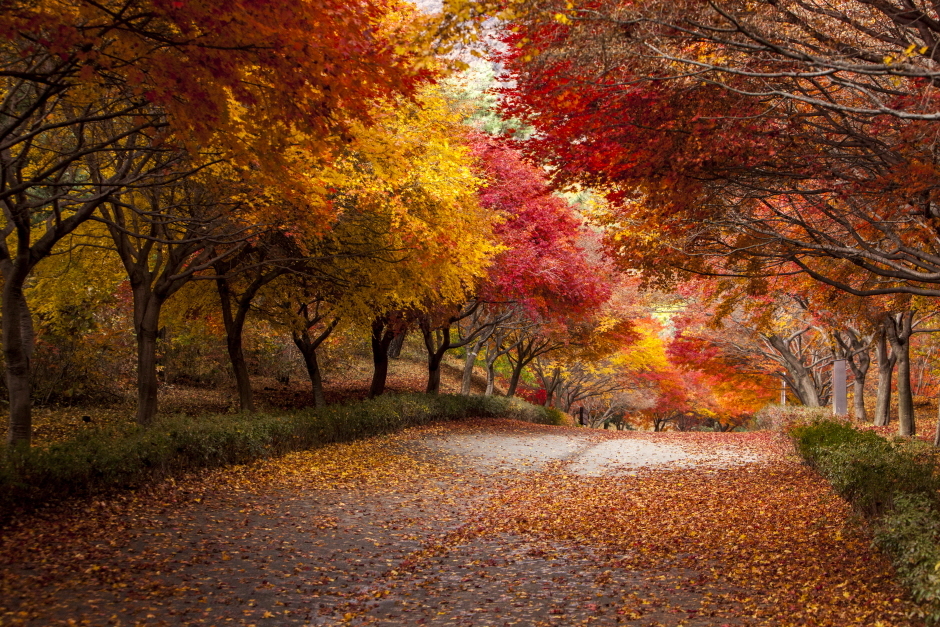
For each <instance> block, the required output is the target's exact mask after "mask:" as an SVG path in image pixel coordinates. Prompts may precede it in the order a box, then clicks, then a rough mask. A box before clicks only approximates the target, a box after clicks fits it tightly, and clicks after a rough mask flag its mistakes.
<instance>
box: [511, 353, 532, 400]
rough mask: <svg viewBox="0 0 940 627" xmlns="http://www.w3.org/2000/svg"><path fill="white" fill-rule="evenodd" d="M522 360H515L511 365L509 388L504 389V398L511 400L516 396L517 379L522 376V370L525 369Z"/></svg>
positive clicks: (524, 363)
mask: <svg viewBox="0 0 940 627" xmlns="http://www.w3.org/2000/svg"><path fill="white" fill-rule="evenodd" d="M526 363H528V362H525V361H523V360H522V359H519V360H517V361H516V362H514V363H513V365H512V376H510V377H509V387H508V388H507V389H506V396H508V397H509V398H512V397H513V396H515V395H516V388H518V387H519V378H520V377H521V376H522V369H523V368H525V367H526Z"/></svg>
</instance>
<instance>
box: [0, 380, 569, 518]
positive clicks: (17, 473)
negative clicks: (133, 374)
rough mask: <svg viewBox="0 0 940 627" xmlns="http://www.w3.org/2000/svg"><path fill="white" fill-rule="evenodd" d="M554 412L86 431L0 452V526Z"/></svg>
mask: <svg viewBox="0 0 940 627" xmlns="http://www.w3.org/2000/svg"><path fill="white" fill-rule="evenodd" d="M556 413H559V414H560V413H561V412H557V410H555V411H552V410H550V409H546V408H545V407H540V406H536V405H531V404H529V403H527V402H525V401H523V400H521V399H516V398H505V397H492V396H489V397H483V396H469V397H467V396H457V395H451V394H438V395H429V394H403V395H398V396H392V395H388V396H380V397H378V398H374V399H369V400H366V401H362V402H358V403H353V404H348V405H334V406H329V407H325V408H322V409H318V410H304V411H298V412H292V413H288V414H282V415H265V414H252V415H245V414H242V415H235V416H232V415H210V416H201V417H198V418H192V417H185V416H178V417H173V418H168V419H165V420H162V421H159V422H158V423H157V424H156V425H154V426H153V427H151V428H146V429H145V428H141V427H129V428H123V429H100V430H91V431H87V432H83V433H81V434H80V435H78V436H76V437H74V438H72V439H70V440H66V441H62V442H58V443H55V444H51V445H49V446H47V447H34V448H32V449H27V450H22V449H21V450H8V449H2V448H0V519H3V518H5V517H7V516H9V515H10V514H11V513H12V512H13V510H14V509H18V508H24V507H34V506H36V505H39V504H42V503H47V502H51V501H55V500H60V499H61V498H63V497H65V496H87V495H91V494H97V493H101V492H108V491H112V490H117V489H128V488H136V487H139V486H141V485H144V484H146V483H149V482H152V481H154V480H158V479H161V478H163V477H167V476H172V475H177V474H181V473H185V472H190V471H193V470H197V469H200V468H213V467H219V466H224V465H228V464H243V463H248V462H251V461H254V460H257V459H261V458H264V457H270V456H273V455H279V454H283V453H287V452H289V451H296V450H303V449H307V448H313V447H317V446H323V445H326V444H330V443H334V442H348V441H351V440H356V439H359V438H365V437H370V436H374V435H380V434H384V433H391V432H394V431H398V430H401V429H404V428H407V427H412V426H418V425H423V424H427V423H429V422H433V421H443V420H461V419H465V418H469V417H483V418H487V417H492V418H497V417H498V418H510V419H515V420H523V421H527V422H535V423H540V424H556V423H557V420H558V417H557V416H556V415H555V414H556Z"/></svg>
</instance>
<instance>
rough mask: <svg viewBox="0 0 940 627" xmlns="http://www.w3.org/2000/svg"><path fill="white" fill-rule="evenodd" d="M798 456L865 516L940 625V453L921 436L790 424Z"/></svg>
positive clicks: (926, 613) (833, 424)
mask: <svg viewBox="0 0 940 627" xmlns="http://www.w3.org/2000/svg"><path fill="white" fill-rule="evenodd" d="M790 434H791V435H792V436H793V438H794V441H795V444H796V448H797V450H798V451H799V452H800V454H801V455H802V456H803V457H804V458H805V459H806V460H807V462H809V463H810V464H811V465H813V466H815V467H816V469H817V470H818V471H819V472H820V474H822V475H823V476H824V477H826V478H827V479H828V480H829V481H830V482H831V483H832V485H833V487H834V488H835V489H836V491H838V492H839V493H840V494H842V495H843V496H844V497H845V498H846V499H848V500H849V501H850V502H851V503H852V505H853V506H854V507H855V508H856V509H857V510H858V511H859V512H861V513H862V514H863V515H865V516H867V517H868V518H869V519H870V520H872V521H873V523H874V527H875V530H876V534H875V543H876V545H877V546H878V547H879V548H880V549H882V550H883V551H884V552H885V553H886V554H888V555H889V556H891V558H892V561H893V562H894V566H895V568H896V569H897V572H898V574H899V576H900V577H901V579H902V581H903V582H904V584H905V585H907V586H908V588H909V589H910V591H911V595H912V596H913V598H914V600H915V601H917V602H918V603H919V604H920V605H921V609H922V614H923V616H922V617H923V618H925V619H927V620H928V621H929V622H931V623H932V624H938V623H940V457H938V452H937V450H936V449H935V448H933V447H931V446H930V445H928V444H926V443H924V442H921V441H917V440H914V441H911V440H903V439H896V440H893V441H889V440H887V439H885V438H883V437H882V436H880V435H878V434H877V433H875V432H873V431H860V430H857V429H854V428H853V427H852V426H851V425H849V424H848V423H845V422H839V421H834V420H815V421H813V422H810V423H807V424H802V425H798V426H795V427H794V428H792V429H791V430H790Z"/></svg>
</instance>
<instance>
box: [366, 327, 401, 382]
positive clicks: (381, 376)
mask: <svg viewBox="0 0 940 627" xmlns="http://www.w3.org/2000/svg"><path fill="white" fill-rule="evenodd" d="M371 338H372V364H373V366H374V371H373V373H372V385H371V386H369V398H375V397H376V396H381V395H382V393H383V392H385V382H386V380H387V379H388V347H389V346H390V345H391V343H392V340H393V339H394V338H395V333H394V332H393V331H392V329H391V325H390V324H389V321H388V319H386V318H376V319H375V320H373V321H372V336H371Z"/></svg>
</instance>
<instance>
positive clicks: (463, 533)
mask: <svg viewBox="0 0 940 627" xmlns="http://www.w3.org/2000/svg"><path fill="white" fill-rule="evenodd" d="M869 546H870V539H869V537H868V536H867V535H866V532H865V531H864V530H863V529H860V528H859V527H858V525H857V523H856V522H854V519H853V518H852V517H851V515H850V512H849V511H848V509H847V507H846V505H845V503H844V502H842V500H841V499H839V498H838V497H836V496H835V495H833V494H832V493H831V491H829V489H828V487H827V486H826V485H825V483H824V482H822V480H821V479H820V478H819V477H817V476H816V475H815V474H814V473H812V472H811V471H810V470H809V469H807V468H806V467H805V466H803V465H801V464H800V463H799V462H798V461H797V460H795V459H794V458H793V457H792V455H790V454H789V453H788V451H787V449H786V445H785V442H783V441H782V439H781V438H779V437H776V436H774V435H773V434H769V433H742V434H711V433H696V434H678V433H676V434H651V433H613V432H600V431H592V430H586V429H572V428H558V427H544V426H537V425H527V424H523V423H513V422H506V421H470V422H468V423H462V424H449V425H436V426H431V427H427V428H423V429H417V430H412V431H408V432H405V433H402V434H398V435H395V436H389V437H383V438H374V439H371V440H367V441H363V442H357V443H353V444H349V445H339V446H331V447H326V448H324V449H319V450H316V451H310V452H304V453H297V454H292V455H288V456H285V457H283V458H280V459H277V460H268V461H266V462H262V463H259V464H255V465H252V466H250V467H239V468H230V469H225V470H220V471H214V472H208V473H201V474H199V475H198V476H193V477H190V478H187V479H185V480H179V481H176V482H165V483H162V484H160V485H159V486H156V487H154V488H153V489H151V490H147V491H144V492H141V493H139V494H129V495H124V496H123V497H121V498H116V499H113V500H109V501H107V502H97V503H93V504H89V503H83V504H81V505H75V506H72V507H69V508H54V509H50V510H49V511H47V512H45V513H42V514H40V515H38V516H36V517H32V518H30V519H29V520H25V521H21V523H20V524H19V525H17V526H14V527H11V528H8V529H5V530H4V531H3V536H2V539H0V560H2V561H0V625H2V626H7V625H30V626H43V627H45V626H48V625H73V624H77V625H122V626H130V625H207V626H209V625H215V626H223V625H243V626H251V625H254V626H255V627H261V626H265V625H270V626H278V625H341V624H351V625H365V624H375V625H438V626H445V625H447V626H450V625H453V626H458V625H459V626H464V625H466V626H481V627H482V626H502V625H581V624H590V625H644V626H655V625H660V626H670V627H671V626H679V625H685V626H689V627H695V626H703V627H704V626H721V625H814V624H817V625H827V624H832V625H873V626H874V625H879V624H880V625H882V626H884V625H891V626H896V625H907V624H917V623H916V622H913V623H912V622H909V621H908V619H907V618H906V615H907V612H909V611H910V609H911V607H910V606H909V604H908V603H907V602H906V601H905V600H904V599H903V593H902V592H901V590H899V589H898V587H897V586H896V584H895V583H894V582H893V580H892V579H891V576H890V569H889V568H888V566H887V564H886V563H885V561H884V559H882V558H881V557H880V556H878V555H876V554H873V553H872V552H871V549H870V548H869ZM879 621H880V623H879Z"/></svg>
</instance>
